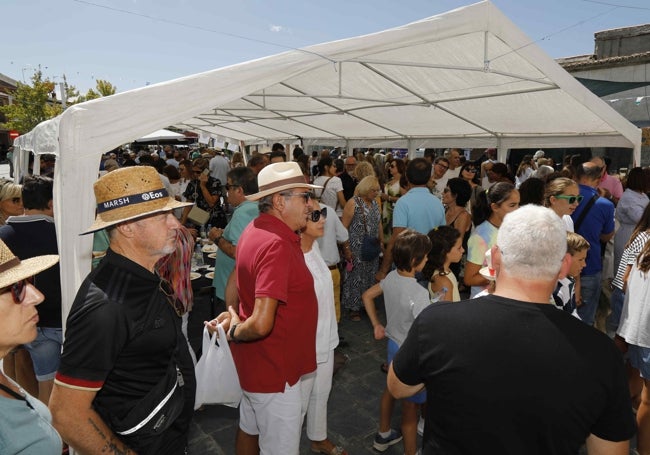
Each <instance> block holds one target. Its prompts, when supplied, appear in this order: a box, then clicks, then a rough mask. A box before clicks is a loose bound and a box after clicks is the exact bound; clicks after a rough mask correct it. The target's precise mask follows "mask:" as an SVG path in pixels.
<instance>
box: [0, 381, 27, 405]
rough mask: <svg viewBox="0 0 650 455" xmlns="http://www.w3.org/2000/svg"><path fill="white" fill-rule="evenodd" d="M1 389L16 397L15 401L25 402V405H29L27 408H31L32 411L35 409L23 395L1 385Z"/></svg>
mask: <svg viewBox="0 0 650 455" xmlns="http://www.w3.org/2000/svg"><path fill="white" fill-rule="evenodd" d="M0 389H1V390H4V391H5V392H7V393H8V394H9V395H11V396H12V397H14V398H15V399H17V400H21V401H24V402H25V403H27V406H29V407H30V408H31V409H34V407H33V406H32V404H31V403H30V402H29V401H27V398H25V397H24V396H23V395H21V394H19V393H18V392H16V391H15V390H12V389H10V388H9V387H7V386H6V385H4V384H0Z"/></svg>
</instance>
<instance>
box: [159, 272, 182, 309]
mask: <svg viewBox="0 0 650 455" xmlns="http://www.w3.org/2000/svg"><path fill="white" fill-rule="evenodd" d="M158 287H159V288H160V290H161V291H162V293H163V294H165V297H167V302H169V304H170V305H171V306H172V308H173V309H174V311H175V312H176V314H177V315H178V316H183V314H185V306H184V305H183V303H182V302H181V301H180V300H178V297H176V293H175V292H174V289H173V288H172V284H171V283H170V282H169V281H167V280H165V279H162V278H161V279H160V284H159V285H158Z"/></svg>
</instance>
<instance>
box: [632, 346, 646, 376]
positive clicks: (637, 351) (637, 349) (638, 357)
mask: <svg viewBox="0 0 650 455" xmlns="http://www.w3.org/2000/svg"><path fill="white" fill-rule="evenodd" d="M627 355H628V358H629V359H630V365H632V366H633V367H634V368H636V369H637V370H639V372H640V373H641V377H642V378H643V379H650V348H644V347H642V346H636V345H634V344H630V345H629V347H628V350H627Z"/></svg>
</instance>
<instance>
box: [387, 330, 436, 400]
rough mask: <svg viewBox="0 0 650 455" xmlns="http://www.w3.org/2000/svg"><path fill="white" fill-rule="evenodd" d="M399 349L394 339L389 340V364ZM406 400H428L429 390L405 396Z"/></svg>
mask: <svg viewBox="0 0 650 455" xmlns="http://www.w3.org/2000/svg"><path fill="white" fill-rule="evenodd" d="M398 349H399V346H397V343H395V342H394V341H393V340H391V339H389V340H388V356H387V360H388V365H390V363H391V362H392V361H393V357H395V354H396V353H397V351H398ZM404 399H405V400H406V401H410V402H411V403H415V404H422V403H426V402H427V391H426V390H423V391H422V392H418V393H416V394H415V395H413V396H411V397H408V398H404Z"/></svg>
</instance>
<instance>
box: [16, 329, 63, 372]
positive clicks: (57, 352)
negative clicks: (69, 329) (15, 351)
mask: <svg viewBox="0 0 650 455" xmlns="http://www.w3.org/2000/svg"><path fill="white" fill-rule="evenodd" d="M62 344H63V330H61V329H57V328H51V327H38V328H37V335H36V339H35V340H34V341H32V342H31V343H27V344H25V349H27V351H28V352H29V355H30V356H31V357H32V363H33V364H34V373H36V379H37V380H38V381H39V382H42V381H49V380H50V379H54V374H55V373H56V370H58V368H59V361H60V360H61V346H62Z"/></svg>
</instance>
